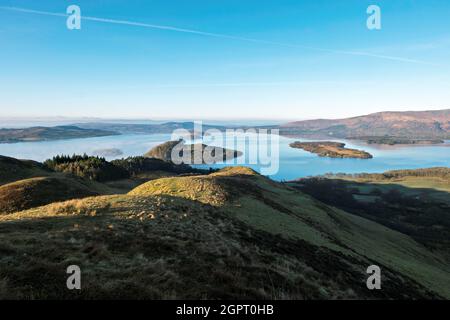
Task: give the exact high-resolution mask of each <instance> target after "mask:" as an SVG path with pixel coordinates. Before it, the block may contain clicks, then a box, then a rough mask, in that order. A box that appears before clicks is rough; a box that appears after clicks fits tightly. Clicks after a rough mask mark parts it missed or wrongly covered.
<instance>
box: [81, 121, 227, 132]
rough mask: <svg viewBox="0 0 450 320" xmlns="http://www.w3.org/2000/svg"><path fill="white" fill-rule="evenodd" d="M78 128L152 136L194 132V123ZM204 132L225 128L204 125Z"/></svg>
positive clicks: (103, 124) (101, 124)
mask: <svg viewBox="0 0 450 320" xmlns="http://www.w3.org/2000/svg"><path fill="white" fill-rule="evenodd" d="M74 125H75V126H77V127H80V128H83V129H90V130H107V131H113V132H118V133H121V134H152V133H172V132H173V131H175V130H177V129H184V130H186V131H189V132H193V131H194V129H195V125H194V122H175V121H172V122H165V123H161V124H136V123H108V122H90V123H76V124H74ZM202 129H203V131H206V130H208V129H217V130H222V131H223V130H225V127H224V126H218V125H217V126H216V125H208V124H202Z"/></svg>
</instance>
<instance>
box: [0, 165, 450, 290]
mask: <svg viewBox="0 0 450 320" xmlns="http://www.w3.org/2000/svg"><path fill="white" fill-rule="evenodd" d="M20 239H27V241H20ZM0 251H1V252H2V255H1V257H0V279H2V280H0V281H1V285H0V288H3V291H0V297H21V298H47V299H48V298H58V299H60V298H69V299H77V298H87V299H89V298H149V299H167V298H171V299H182V298H191V299H195V298H197V299H255V298H259V299H270V298H275V299H339V298H366V299H371V298H399V299H403V298H437V297H441V298H444V297H445V298H448V297H450V292H449V289H448V288H449V287H450V286H449V285H448V284H449V283H448V279H449V272H448V264H447V263H446V262H445V260H444V259H443V258H442V257H441V256H440V255H439V254H438V253H433V252H432V251H430V250H428V249H427V248H426V247H424V246H422V245H421V244H419V243H417V242H415V241H414V240H413V239H412V238H410V237H408V236H406V235H405V234H402V233H400V232H398V231H394V230H392V229H390V228H388V227H385V226H383V225H381V224H378V223H376V222H374V221H370V220H368V219H365V218H362V217H358V216H356V215H353V214H350V213H347V212H346V211H344V210H341V209H336V208H334V207H332V206H328V205H326V204H324V203H323V202H320V201H318V200H316V199H314V198H312V197H310V196H308V195H305V194H304V193H302V192H301V191H298V190H296V189H294V188H291V187H289V186H286V185H285V184H281V183H277V182H274V181H272V180H270V179H268V178H265V177H263V176H261V175H259V174H257V173H256V172H254V171H253V170H251V169H248V168H243V167H234V168H225V169H222V170H220V171H217V172H213V173H211V174H209V175H194V176H180V177H169V178H161V179H156V180H152V181H149V182H146V183H144V184H141V185H140V186H138V187H137V188H135V189H134V190H132V191H131V192H129V193H128V194H124V195H110V196H100V197H98V196H97V197H89V198H85V199H81V200H71V201H68V202H60V203H53V204H50V205H47V206H44V207H38V208H33V209H30V210H26V211H21V212H16V213H13V214H9V215H4V216H1V217H0ZM70 264H77V265H80V267H81V268H82V270H83V290H82V291H81V292H78V293H74V292H71V291H67V290H65V288H64V287H63V286H61V285H60V283H64V281H65V279H66V274H65V268H66V267H67V266H68V265H70ZM371 264H377V265H379V266H380V267H381V268H382V270H383V290H380V291H370V290H367V288H366V286H365V279H366V278H367V274H366V269H367V267H368V266H369V265H371ZM42 271H44V272H42Z"/></svg>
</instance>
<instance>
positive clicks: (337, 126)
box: [280, 109, 450, 144]
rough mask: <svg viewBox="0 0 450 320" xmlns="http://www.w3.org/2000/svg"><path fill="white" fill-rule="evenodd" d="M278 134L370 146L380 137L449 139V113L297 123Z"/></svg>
mask: <svg viewBox="0 0 450 320" xmlns="http://www.w3.org/2000/svg"><path fill="white" fill-rule="evenodd" d="M280 131H281V133H282V134H285V135H302V136H309V137H335V138H348V139H350V138H352V139H362V140H364V139H367V140H370V141H371V142H372V143H377V141H380V140H379V138H380V137H381V138H383V140H381V142H383V141H388V142H389V143H390V144H394V143H396V141H397V140H398V141H401V142H402V143H408V140H409V139H412V140H418V139H419V140H420V139H450V109H446V110H435V111H410V112H378V113H373V114H369V115H365V116H359V117H353V118H346V119H336V120H327V119H318V120H306V121H297V122H290V123H287V124H285V125H282V126H280ZM432 141H434V140H431V142H432ZM436 142H439V140H438V141H436ZM415 143H416V144H417V143H420V141H415Z"/></svg>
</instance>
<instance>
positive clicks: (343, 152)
mask: <svg viewBox="0 0 450 320" xmlns="http://www.w3.org/2000/svg"><path fill="white" fill-rule="evenodd" d="M290 147H291V148H298V149H303V150H305V151H308V152H311V153H316V154H317V155H319V157H329V158H357V159H372V158H373V156H372V155H371V154H370V153H368V152H365V151H362V150H356V149H347V148H345V143H341V142H333V141H318V142H299V141H296V142H293V143H291V144H290Z"/></svg>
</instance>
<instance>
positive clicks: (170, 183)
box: [130, 168, 450, 297]
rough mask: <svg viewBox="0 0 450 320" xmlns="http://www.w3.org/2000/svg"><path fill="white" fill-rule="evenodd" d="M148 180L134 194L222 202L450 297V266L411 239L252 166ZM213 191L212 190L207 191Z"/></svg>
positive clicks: (255, 221)
mask: <svg viewBox="0 0 450 320" xmlns="http://www.w3.org/2000/svg"><path fill="white" fill-rule="evenodd" d="M186 179H189V178H167V179H160V180H156V181H152V182H148V183H146V184H144V185H141V186H139V187H138V188H136V189H135V190H133V191H132V192H131V193H130V194H133V195H138V194H139V195H152V194H169V195H174V196H177V197H185V198H187V199H191V200H198V201H201V202H203V203H210V204H212V205H216V206H220V207H222V208H223V209H224V210H226V211H227V212H228V213H229V214H230V215H233V216H235V217H237V218H238V219H239V220H241V221H243V222H244V223H246V224H247V225H249V226H252V227H255V228H257V229H259V230H264V231H266V232H269V233H271V234H277V235H282V236H283V237H286V238H289V239H301V240H304V241H307V242H308V243H311V244H313V245H316V246H324V247H327V248H329V249H331V250H335V251H338V252H341V253H343V254H345V255H350V256H357V257H364V258H367V259H370V260H371V261H373V262H374V263H375V264H378V265H383V266H385V267H387V268H390V269H392V270H395V271H396V272H399V273H402V274H404V275H407V276H409V277H411V278H413V279H415V280H416V281H418V282H419V283H421V284H423V285H424V286H426V287H428V288H430V289H431V288H432V289H433V290H436V291H437V292H439V293H440V294H442V295H444V296H447V297H448V296H450V289H449V288H450V273H449V271H448V270H449V268H448V267H449V266H448V265H447V264H446V263H445V262H444V259H443V258H442V257H440V256H438V255H434V254H432V253H431V252H429V250H427V249H426V248H425V247H423V246H422V245H420V244H418V243H416V242H415V241H413V240H412V239H411V238H409V237H407V236H405V235H403V234H401V233H398V232H395V231H392V230H390V229H388V228H386V227H383V226H381V225H379V224H377V223H374V222H371V221H369V220H366V219H363V218H360V217H357V216H354V215H351V214H348V213H346V212H344V211H342V210H338V209H335V208H333V207H329V206H326V205H324V204H323V203H321V202H319V201H317V200H314V199H313V198H311V197H309V196H306V195H304V194H302V193H300V192H297V191H295V190H293V189H289V188H286V187H284V186H283V185H281V184H278V183H275V182H273V181H270V180H268V179H266V178H264V177H262V176H259V175H257V174H256V173H254V172H252V171H251V170H250V169H246V168H228V169H227V170H222V171H220V172H218V173H214V174H211V175H209V176H204V177H195V178H190V181H188V180H186ZM204 190H208V192H204Z"/></svg>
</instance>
